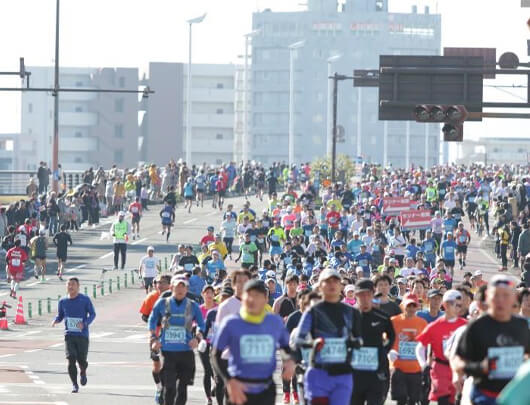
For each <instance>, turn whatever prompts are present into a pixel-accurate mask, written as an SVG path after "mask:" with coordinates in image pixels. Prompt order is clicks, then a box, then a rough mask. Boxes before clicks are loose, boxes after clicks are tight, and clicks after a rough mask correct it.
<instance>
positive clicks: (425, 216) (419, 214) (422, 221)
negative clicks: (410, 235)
mask: <svg viewBox="0 0 530 405" xmlns="http://www.w3.org/2000/svg"><path fill="white" fill-rule="evenodd" d="M431 219H432V215H431V211H429V210H413V211H403V212H402V213H401V227H402V228H403V229H406V230H411V229H428V228H430V227H431Z"/></svg>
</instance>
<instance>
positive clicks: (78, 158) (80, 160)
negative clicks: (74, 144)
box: [74, 156, 83, 163]
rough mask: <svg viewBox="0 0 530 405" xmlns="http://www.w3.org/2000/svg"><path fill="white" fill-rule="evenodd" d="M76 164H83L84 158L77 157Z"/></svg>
mask: <svg viewBox="0 0 530 405" xmlns="http://www.w3.org/2000/svg"><path fill="white" fill-rule="evenodd" d="M74 163H83V158H82V157H79V156H76V157H75V158H74Z"/></svg>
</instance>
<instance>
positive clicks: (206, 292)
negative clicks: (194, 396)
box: [197, 284, 217, 405]
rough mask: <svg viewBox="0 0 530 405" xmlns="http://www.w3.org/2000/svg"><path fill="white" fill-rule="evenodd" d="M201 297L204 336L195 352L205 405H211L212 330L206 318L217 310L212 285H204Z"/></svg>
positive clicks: (212, 391) (212, 392) (212, 395)
mask: <svg viewBox="0 0 530 405" xmlns="http://www.w3.org/2000/svg"><path fill="white" fill-rule="evenodd" d="M201 295H202V298H203V301H204V303H203V304H201V305H200V306H199V308H200V309H201V313H202V317H203V319H204V320H205V331H204V333H205V336H204V339H203V340H201V341H200V343H199V345H198V347H197V350H198V352H199V358H200V360H201V364H202V368H203V371H204V375H203V378H202V385H203V388H204V393H205V394H206V403H207V405H212V397H214V396H215V390H212V379H213V378H214V376H213V369H212V365H211V363H210V352H211V345H212V338H213V328H211V325H208V321H207V317H208V313H209V312H210V311H211V310H213V309H214V308H217V303H216V302H215V301H214V296H215V290H214V288H213V286H212V285H210V284H207V285H205V286H204V287H203V288H202V293H201Z"/></svg>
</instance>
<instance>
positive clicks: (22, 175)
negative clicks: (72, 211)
mask: <svg viewBox="0 0 530 405" xmlns="http://www.w3.org/2000/svg"><path fill="white" fill-rule="evenodd" d="M83 173H84V172H83V171H81V170H79V171H76V170H71V171H68V172H65V173H64V177H65V178H64V180H63V182H64V184H65V185H66V188H67V189H71V188H74V187H76V186H78V185H79V184H81V183H82V181H83ZM31 178H33V179H34V181H35V185H36V186H37V187H38V185H39V181H38V179H37V172H36V171H32V170H0V195H27V187H28V185H29V184H30V180H31ZM49 184H50V185H49V187H51V176H50V183H49ZM49 187H48V189H49Z"/></svg>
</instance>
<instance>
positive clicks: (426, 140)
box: [425, 124, 430, 169]
mask: <svg viewBox="0 0 530 405" xmlns="http://www.w3.org/2000/svg"><path fill="white" fill-rule="evenodd" d="M429 128H430V127H429V124H427V125H425V169H427V168H428V167H429Z"/></svg>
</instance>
